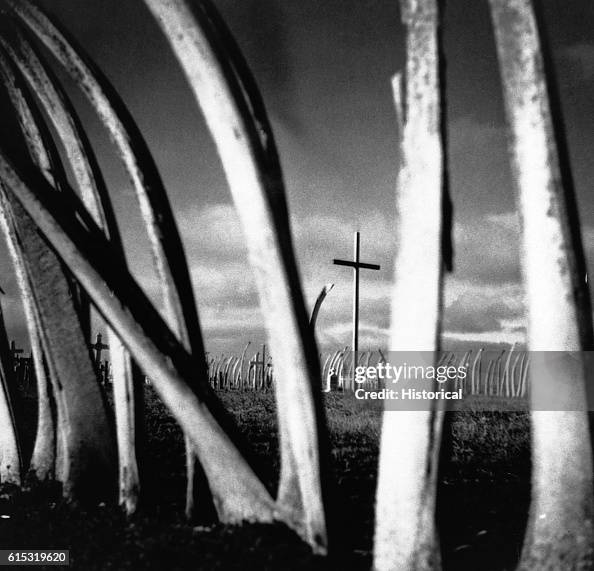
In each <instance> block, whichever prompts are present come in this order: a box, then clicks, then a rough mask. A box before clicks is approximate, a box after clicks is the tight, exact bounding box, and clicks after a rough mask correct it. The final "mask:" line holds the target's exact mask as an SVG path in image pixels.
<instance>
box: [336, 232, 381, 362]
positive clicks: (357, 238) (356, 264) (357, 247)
mask: <svg viewBox="0 0 594 571" xmlns="http://www.w3.org/2000/svg"><path fill="white" fill-rule="evenodd" d="M360 254H361V235H360V233H359V232H355V235H354V240H353V257H354V260H353V261H352V262H351V261H350V260H336V259H335V260H334V263H335V264H336V265H337V266H348V267H350V268H353V270H354V272H353V345H352V348H353V364H354V365H356V358H357V352H358V351H359V270H360V269H361V268H362V269H364V270H379V269H380V266H378V265H377V264H366V263H363V262H361V261H360Z"/></svg>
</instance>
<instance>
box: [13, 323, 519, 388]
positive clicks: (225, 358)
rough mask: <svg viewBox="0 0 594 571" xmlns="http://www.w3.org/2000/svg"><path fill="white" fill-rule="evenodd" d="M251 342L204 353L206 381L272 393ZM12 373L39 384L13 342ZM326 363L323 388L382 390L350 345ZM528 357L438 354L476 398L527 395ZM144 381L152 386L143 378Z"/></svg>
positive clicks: (266, 365)
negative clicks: (236, 350) (365, 376)
mask: <svg viewBox="0 0 594 571" xmlns="http://www.w3.org/2000/svg"><path fill="white" fill-rule="evenodd" d="M102 339H103V338H102V335H101V333H98V334H97V336H96V340H95V342H94V343H92V344H91V345H90V346H89V348H90V349H91V350H92V354H93V362H94V364H95V370H96V372H97V374H98V376H99V380H100V382H101V383H102V384H104V385H110V384H112V382H113V375H112V368H111V363H110V361H109V359H107V358H105V352H106V351H109V346H108V345H107V344H105V343H103V341H102ZM250 345H251V343H248V344H247V345H246V347H245V349H244V351H243V352H242V353H241V355H233V354H225V353H222V354H218V355H211V354H209V353H206V359H207V365H208V382H209V383H210V386H211V387H212V388H214V389H220V390H251V391H268V390H272V389H273V388H274V383H275V382H276V377H275V373H274V364H273V361H272V357H271V356H270V354H269V353H268V351H267V348H266V345H262V346H261V349H260V351H257V352H256V353H254V354H252V356H251V357H248V353H247V351H248V347H249V346H250ZM10 350H11V355H12V359H13V367H14V371H15V373H16V375H17V381H18V384H19V386H21V387H23V388H25V389H28V388H30V387H32V386H33V385H34V384H35V368H34V365H33V358H32V356H31V355H29V356H24V355H23V350H22V349H18V348H16V344H15V342H14V341H12V342H11V345H10ZM385 354H386V352H385V351H382V350H381V349H378V350H376V351H360V352H359V353H358V358H357V367H359V368H361V367H363V368H368V367H374V366H375V367H377V365H379V364H381V363H386V356H385ZM320 363H321V365H322V388H323V390H324V391H326V392H329V391H353V390H355V389H356V388H359V387H363V388H365V389H379V388H381V387H382V383H381V382H380V381H378V380H365V381H361V382H359V381H355V375H354V374H353V371H354V363H353V353H352V352H351V351H350V348H349V347H345V348H344V349H341V350H337V351H334V352H329V353H325V354H320ZM529 365H530V357H529V356H528V353H527V352H526V351H521V350H516V349H515V346H512V347H510V349H502V350H500V351H497V352H495V351H485V349H484V348H480V349H477V350H475V351H472V350H470V351H466V352H465V353H464V354H462V355H459V354H457V353H454V352H448V351H444V352H442V354H441V355H440V356H439V358H438V362H437V366H438V367H439V366H445V367H455V368H456V369H459V368H460V367H464V369H465V371H466V372H465V374H464V375H457V376H456V377H455V378H453V379H451V385H449V386H451V388H453V389H454V390H458V389H462V394H463V395H465V396H467V395H477V396H496V397H506V398H516V397H521V398H524V397H526V396H527V392H528V386H529V374H528V373H529ZM145 382H146V384H149V385H150V384H151V380H150V378H149V377H145Z"/></svg>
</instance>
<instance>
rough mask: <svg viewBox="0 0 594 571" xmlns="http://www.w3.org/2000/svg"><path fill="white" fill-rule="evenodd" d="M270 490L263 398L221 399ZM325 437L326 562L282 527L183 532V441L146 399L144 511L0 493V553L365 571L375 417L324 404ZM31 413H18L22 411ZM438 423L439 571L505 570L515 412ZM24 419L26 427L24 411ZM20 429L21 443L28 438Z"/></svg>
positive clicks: (89, 565) (525, 466)
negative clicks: (441, 434) (442, 436)
mask: <svg viewBox="0 0 594 571" xmlns="http://www.w3.org/2000/svg"><path fill="white" fill-rule="evenodd" d="M221 399H222V400H223V402H224V404H225V405H226V406H227V408H228V410H229V411H230V412H231V413H232V415H233V416H234V417H235V419H236V421H237V423H238V425H239V427H240V429H241V431H242V433H243V435H244V436H245V438H246V440H247V441H248V442H249V443H250V446H251V448H252V450H253V452H254V458H253V461H254V463H255V465H256V468H257V470H258V473H259V474H260V476H261V477H262V479H263V481H264V482H265V483H266V484H267V486H268V487H269V489H270V490H271V491H274V489H275V485H276V481H277V478H278V470H279V463H278V454H277V452H278V440H277V429H276V420H275V405H274V397H273V395H272V394H271V393H253V392H249V393H240V392H227V393H221ZM325 404H326V414H327V418H328V424H329V427H330V438H329V439H330V441H329V445H330V449H331V481H332V490H333V493H332V497H331V498H330V502H331V513H332V519H331V522H330V523H331V525H332V530H333V535H332V540H333V547H334V549H333V551H334V554H335V555H334V557H333V558H331V559H328V560H324V559H321V558H314V557H312V556H311V555H310V554H309V551H308V549H307V548H306V547H305V546H303V544H301V543H300V541H299V540H298V539H296V538H295V537H294V536H293V534H292V533H291V532H290V531H288V530H286V529H285V528H284V527H283V526H280V525H278V526H261V525H260V526H255V525H254V526H244V527H242V528H234V527H229V526H222V525H213V524H204V523H203V524H200V525H198V524H194V525H189V524H187V523H186V522H185V521H184V519H183V515H182V514H183V502H184V486H185V483H184V456H183V440H182V437H181V433H180V431H179V429H178V428H177V426H176V424H175V422H174V421H173V419H172V418H171V416H170V415H169V414H168V413H167V412H166V410H165V409H164V407H163V406H162V405H161V404H160V402H159V401H158V400H157V399H156V397H155V396H154V395H153V393H152V391H151V390H150V389H147V412H146V422H147V430H148V446H147V447H146V456H145V459H144V466H145V470H144V475H145V478H144V482H143V484H144V490H145V492H146V498H147V499H146V501H145V503H144V506H143V508H142V509H141V510H140V512H139V513H138V514H137V515H136V516H135V517H134V518H133V519H132V520H130V521H127V520H126V519H125V518H124V517H123V516H122V515H121V513H120V511H119V509H118V508H117V507H115V506H109V505H108V506H100V507H97V508H96V509H92V510H86V511H85V510H82V509H73V508H71V507H68V506H66V505H63V504H62V503H61V502H60V500H59V499H58V498H59V496H58V495H57V494H56V493H55V492H54V494H53V498H52V499H50V500H49V501H48V499H47V492H48V490H47V489H38V490H31V491H30V492H27V493H15V492H14V491H13V490H10V489H6V487H5V488H4V489H3V490H2V494H1V495H0V514H3V515H5V516H10V517H9V518H3V519H0V548H3V549H6V548H19V549H23V548H27V547H29V548H61V549H70V550H71V558H72V562H73V567H74V568H77V569H283V570H289V569H306V568H307V569H366V568H369V566H370V563H371V547H372V535H373V498H374V493H375V484H376V466H377V454H378V437H379V424H380V413H381V411H380V409H379V406H378V407H377V408H374V407H371V408H369V407H366V408H362V407H361V406H360V405H359V404H358V403H357V402H356V401H355V399H354V398H353V396H352V395H350V394H341V393H333V394H326V395H325ZM31 405H32V403H26V406H27V407H31ZM478 408H479V407H478V406H472V405H471V406H470V407H469V410H468V411H466V412H455V413H450V414H448V418H447V425H446V434H447V435H449V436H451V438H447V442H446V445H445V448H444V462H443V467H442V473H441V477H440V483H439V500H438V503H439V506H438V508H439V509H438V515H437V517H438V524H439V526H440V533H441V542H442V551H443V558H444V566H445V568H446V569H456V570H458V569H463V570H465V569H468V570H471V569H472V570H473V571H476V570H477V569H481V571H489V570H500V569H512V568H513V567H514V562H515V561H516V559H517V556H518V551H519V549H520V546H521V542H522V534H523V529H524V525H525V520H526V513H527V508H528V499H529V473H530V458H529V426H528V417H527V415H526V413H525V412H523V411H517V412H506V413H499V412H480V410H478ZM29 414H30V415H31V416H29V417H34V407H33V408H31V410H30V411H29ZM33 429H34V427H30V429H29V431H28V433H29V434H32V433H33Z"/></svg>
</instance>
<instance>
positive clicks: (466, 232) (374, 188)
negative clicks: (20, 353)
mask: <svg viewBox="0 0 594 571" xmlns="http://www.w3.org/2000/svg"><path fill="white" fill-rule="evenodd" d="M43 4H44V5H45V6H47V7H49V8H51V12H52V13H53V14H55V15H56V16H57V17H58V19H59V20H60V21H61V22H62V23H63V24H64V25H65V26H66V27H67V28H68V29H69V30H70V31H71V32H72V33H73V34H74V35H75V36H76V37H77V38H78V40H79V41H80V43H81V44H82V45H83V46H84V47H85V49H86V50H87V51H88V52H89V53H90V54H91V56H92V57H93V58H94V59H95V60H96V62H97V63H98V64H99V65H100V67H101V68H102V69H103V71H104V72H105V73H106V74H107V76H108V77H109V78H110V79H111V81H112V82H113V83H114V85H115V87H116V88H117V89H118V90H119V91H120V93H121V95H122V96H123V98H124V100H125V101H126V103H127V104H128V106H129V108H130V110H131V112H132V114H133V115H134V117H135V118H136V120H137V122H138V124H139V126H140V127H141V129H142V131H143V133H144V134H145V137H146V139H147V141H148V143H149V145H150V147H151V149H152V151H153V153H154V155H155V157H156V160H157V163H158V165H159V167H160V169H161V172H162V175H163V178H164V180H165V183H166V185H167V188H168V191H169V193H170V197H171V200H172V202H173V205H174V209H175V212H176V217H177V220H178V223H179V226H180V229H181V231H182V235H183V237H184V241H185V246H186V252H187V255H188V261H189V264H190V268H191V271H192V276H193V279H194V283H195V291H196V296H197V299H198V303H199V309H200V313H201V319H202V325H203V329H204V332H205V337H206V343H207V348H208V349H209V350H210V351H213V352H219V351H223V350H225V351H229V350H237V348H238V347H239V346H241V345H242V344H244V343H245V342H247V341H248V340H251V341H252V342H254V343H257V342H261V341H262V340H263V332H262V327H261V317H260V313H259V309H258V304H257V296H256V293H255V289H254V284H253V281H252V279H251V274H250V269H249V266H248V264H247V255H246V251H245V248H244V246H243V239H242V236H241V231H240V229H239V225H238V221H237V218H236V216H235V214H234V210H233V206H232V204H231V199H230V194H229V191H228V189H227V187H226V183H225V181H224V178H223V174H222V170H221V168H220V165H219V162H218V158H217V155H216V153H215V150H214V147H213V144H212V142H211V141H210V140H209V138H208V136H207V134H206V130H205V127H204V124H203V120H202V117H201V115H200V112H199V109H198V108H197V106H196V104H195V102H194V101H193V99H192V96H191V93H190V91H189V89H188V87H187V85H186V83H185V79H184V77H183V74H182V73H181V71H180V69H179V66H178V65H177V63H176V61H175V59H174V58H173V56H172V54H171V52H170V50H169V47H168V45H167V43H166V42H165V40H164V39H163V37H162V35H161V34H160V32H159V30H158V29H157V27H156V25H155V23H154V22H153V20H152V19H151V16H150V14H149V13H148V11H147V9H146V8H145V7H144V6H143V4H142V2H140V0H127V1H126V2H121V1H116V0H102V1H101V2H96V1H91V0H78V1H76V2H72V0H51V2H50V1H45V2H44V3H43ZM215 4H216V6H217V7H218V8H219V10H220V11H221V13H222V15H223V16H224V18H225V19H226V21H227V23H228V25H229V27H230V28H231V30H232V32H233V34H234V35H235V36H236V39H237V41H238V43H239V45H240V47H241V48H242V49H243V50H244V53H245V55H246V58H247V60H248V62H249V64H250V66H251V67H252V70H253V72H254V75H255V77H256V79H257V81H258V83H259V85H260V88H261V90H262V93H263V96H264V100H265V102H266V104H267V106H268V110H269V113H270V115H271V118H272V122H273V127H274V130H275V134H276V137H277V142H278V145H279V149H280V154H281V159H282V163H283V168H284V173H285V179H286V187H287V194H288V201H289V205H290V211H291V215H292V225H293V232H294V235H295V240H296V247H297V254H298V258H299V261H300V265H301V273H302V277H303V283H304V289H305V291H306V296H307V300H308V304H309V306H310V307H311V306H312V305H313V302H314V300H315V296H316V295H317V292H318V291H319V290H320V288H321V287H322V286H323V285H324V284H325V283H328V282H333V283H335V284H336V287H335V289H334V290H333V291H332V293H331V294H330V296H329V297H328V300H327V302H325V305H324V307H323V309H322V312H321V315H320V319H319V322H318V325H319V327H318V340H319V342H320V344H321V345H322V346H323V347H324V348H326V349H330V348H332V347H337V346H344V345H347V344H349V340H350V304H351V298H350V295H351V275H350V272H349V271H348V270H346V269H345V268H340V267H337V266H333V265H332V264H331V260H332V258H334V257H347V256H350V255H351V249H352V233H353V231H354V230H360V231H361V233H362V255H363V258H364V259H366V260H367V261H370V262H375V263H379V264H381V265H382V271H380V272H367V273H364V274H363V281H362V285H361V294H362V301H361V347H362V348H367V347H372V348H374V347H377V346H384V345H385V344H386V341H387V326H388V322H389V303H388V291H389V283H390V280H391V276H392V269H393V267H392V259H393V256H394V218H393V213H394V189H395V180H396V173H397V169H398V150H397V140H398V131H397V127H396V120H395V115H394V110H393V104H392V95H391V87H390V79H391V77H392V75H393V74H394V73H395V72H397V71H399V70H401V69H402V67H403V62H404V59H403V58H404V53H403V39H404V38H403V29H402V26H401V24H400V19H399V11H398V2H397V1H396V0H389V1H387V0H382V1H371V0H367V1H365V0H348V1H347V0H324V1H323V2H320V1H319V0H242V1H237V0H216V1H215ZM542 4H543V8H544V20H545V23H546V31H547V33H548V36H549V38H550V42H551V45H552V48H553V56H554V62H555V65H556V71H557V75H558V80H559V85H560V92H561V98H562V104H563V111H564V115H565V121H566V127H567V132H568V139H569V146H570V153H571V159H572V165H573V169H574V176H575V181H576V186H577V194H578V203H579V206H580V208H581V215H582V221H583V223H584V227H583V235H584V241H585V245H586V250H587V255H588V261H589V266H590V267H592V264H594V209H593V201H594V199H593V197H592V192H591V188H590V186H591V185H590V181H591V180H592V179H593V178H594V164H593V161H592V159H591V156H592V150H593V149H594V145H593V143H594V141H593V137H594V129H593V126H594V5H593V4H592V3H591V2H588V1H586V0H579V1H578V0H576V1H574V2H571V3H567V2H561V1H560V0H544V1H543V2H542ZM444 40H445V51H446V58H447V76H446V78H447V86H448V95H447V103H448V134H449V151H448V153H449V160H450V171H451V192H452V199H453V201H454V209H455V210H454V212H455V232H454V235H455V240H456V243H455V247H456V254H457V255H456V271H455V273H454V274H453V275H451V276H449V277H448V281H447V287H446V319H445V333H444V334H445V339H446V341H448V342H452V343H453V342H459V341H465V342H470V341H473V342H497V341H514V340H517V341H521V340H522V339H523V335H524V331H523V327H524V317H523V303H522V288H521V284H520V281H519V267H518V264H519V262H518V229H517V221H516V218H515V214H514V201H513V195H512V189H511V183H510V175H509V167H508V160H507V154H506V147H505V126H504V118H503V110H502V101H501V88H500V85H499V76H498V68H497V61H496V57H495V47H494V43H493V35H492V32H491V29H490V20H489V13H488V3H487V1H486V0H484V1H481V2H477V1H469V0H464V1H463V0H451V1H450V2H449V6H448V7H447V12H446V20H445V35H444ZM69 87H72V86H70V85H69ZM70 91H71V93H72V95H73V97H74V100H75V102H76V104H77V106H78V107H79V110H80V112H81V114H82V117H83V118H84V120H85V124H86V125H87V126H88V129H89V133H90V135H91V138H92V141H93V142H94V144H95V146H96V150H97V153H98V155H99V158H100V162H101V165H102V167H103V169H104V171H105V175H106V178H107V180H108V182H109V184H110V188H111V192H112V197H113V200H114V202H115V204H116V211H117V214H118V216H119V220H120V223H121V225H122V231H123V234H124V238H125V240H126V245H127V248H128V251H129V253H130V258H131V263H132V266H133V269H134V271H135V273H136V275H137V277H138V279H139V280H140V281H141V283H142V284H143V285H144V286H145V287H146V288H147V291H148V292H149V293H150V294H151V295H152V296H154V297H155V299H156V291H157V287H156V283H155V278H154V274H153V271H152V267H151V260H150V255H149V250H148V246H147V245H146V239H145V233H144V230H143V228H142V225H141V220H140V217H139V215H138V213H137V210H136V204H135V199H134V196H133V193H132V190H131V188H130V185H129V184H128V182H127V180H126V178H125V176H124V174H123V171H122V169H121V167H120V166H119V164H118V163H117V160H116V159H115V157H114V154H113V152H112V149H111V147H110V145H109V142H108V140H107V138H106V136H105V133H104V132H103V131H102V129H101V127H100V126H99V125H98V123H97V122H96V120H95V118H94V117H93V114H92V112H90V110H89V108H88V107H87V106H86V104H85V102H84V101H83V100H82V99H81V98H80V97H79V96H77V94H76V91H75V90H74V89H70ZM5 257H6V256H5V255H3V258H5ZM2 267H3V268H7V267H8V266H7V263H6V261H4V263H3V264H2ZM5 275H6V278H5V280H4V282H5V283H3V284H2V285H3V286H4V289H5V290H6V291H7V294H8V295H7V296H6V297H5V298H4V303H5V307H6V312H7V320H8V324H9V327H10V330H11V333H12V334H13V335H14V336H16V337H17V338H19V339H21V338H22V337H21V336H22V335H23V333H22V317H21V310H20V304H19V302H18V297H17V292H16V288H15V284H14V280H13V279H12V278H11V277H10V274H9V273H8V270H6V271H5Z"/></svg>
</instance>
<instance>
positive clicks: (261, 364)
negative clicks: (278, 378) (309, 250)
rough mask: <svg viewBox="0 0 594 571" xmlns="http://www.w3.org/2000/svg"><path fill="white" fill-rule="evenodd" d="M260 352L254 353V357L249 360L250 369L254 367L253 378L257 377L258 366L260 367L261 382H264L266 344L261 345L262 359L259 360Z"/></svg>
mask: <svg viewBox="0 0 594 571" xmlns="http://www.w3.org/2000/svg"><path fill="white" fill-rule="evenodd" d="M259 356H260V353H256V354H255V355H254V358H253V359H252V360H251V361H250V369H251V368H252V367H254V369H255V379H257V378H258V367H262V382H264V374H265V372H266V345H262V360H261V361H259V360H258V357H259Z"/></svg>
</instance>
